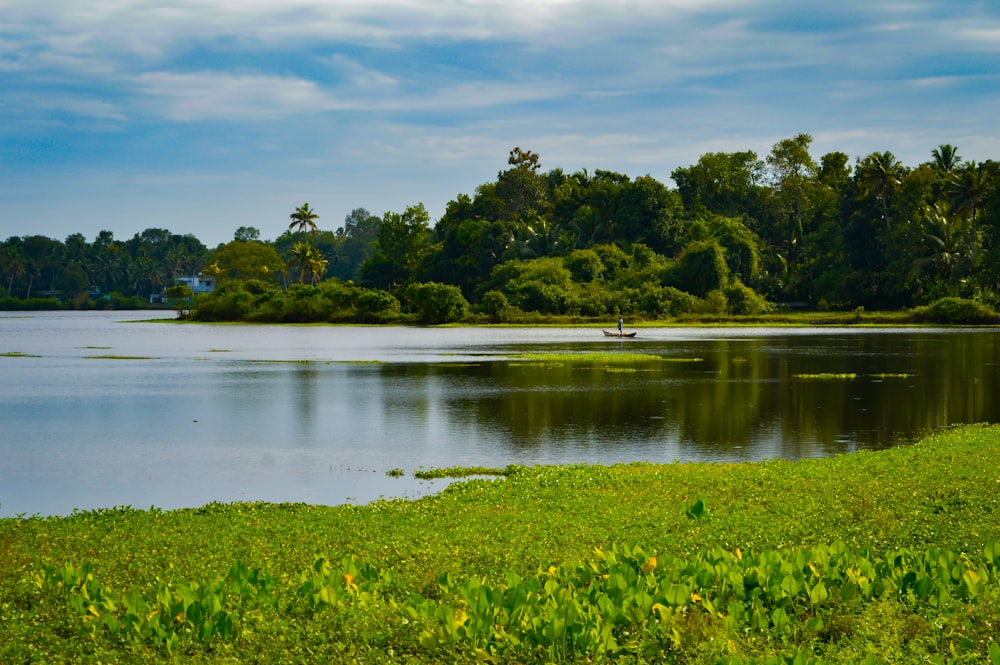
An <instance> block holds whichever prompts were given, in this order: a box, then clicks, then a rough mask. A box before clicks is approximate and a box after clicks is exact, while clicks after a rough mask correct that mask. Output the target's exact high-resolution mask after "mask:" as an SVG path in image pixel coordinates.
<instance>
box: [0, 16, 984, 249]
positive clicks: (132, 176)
mask: <svg viewBox="0 0 1000 665" xmlns="http://www.w3.org/2000/svg"><path fill="white" fill-rule="evenodd" d="M998 118H1000V2H996V0H860V1H856V0H839V1H838V2H830V1H829V0H822V1H813V0H782V1H777V0H774V1H772V0H159V1H155V2H154V1H151V0H0V239H6V238H8V237H10V236H27V235H44V236H48V237H50V238H56V239H60V240H64V239H65V238H66V237H67V236H68V235H70V234H72V233H82V234H83V235H84V236H85V237H86V238H87V239H88V240H90V241H92V240H93V239H94V237H96V235H97V234H98V233H99V232H100V231H103V230H108V231H111V232H112V233H113V234H114V237H115V238H117V239H119V240H127V239H129V238H131V237H132V236H133V235H134V234H136V233H139V232H141V231H143V230H144V229H147V228H163V229H168V230H169V231H171V232H173V233H180V234H186V233H192V234H194V235H195V236H197V237H198V238H199V239H200V240H201V241H202V242H204V243H205V244H206V245H208V246H209V247H214V246H215V245H217V244H219V243H222V242H228V241H229V240H232V239H233V234H234V232H235V231H236V229H237V228H239V227H241V226H249V227H255V228H257V229H259V230H260V234H261V237H262V238H263V239H273V238H276V237H277V236H279V235H280V234H281V233H282V232H283V231H285V230H286V229H287V228H288V224H289V223H290V221H291V220H290V218H289V216H290V214H291V213H292V212H293V211H294V209H295V208H297V207H298V206H300V205H301V204H302V203H304V202H308V203H309V204H310V206H311V207H312V208H313V209H315V211H316V212H317V213H318V214H319V215H320V218H319V220H317V223H318V225H319V227H320V228H322V229H330V230H332V229H336V228H338V227H341V226H342V225H343V221H344V217H345V216H346V215H347V214H348V213H349V212H350V211H351V210H353V209H355V208H359V207H360V208H365V209H367V210H368V211H369V212H371V213H373V214H376V215H379V216H381V215H382V214H383V213H385V212H387V211H392V212H402V211H403V210H404V209H405V208H406V207H407V206H411V205H416V204H418V203H422V204H424V206H425V207H426V208H427V210H428V212H429V213H430V215H431V219H432V223H433V221H436V220H437V219H438V218H439V217H440V216H441V215H442V214H443V213H444V210H445V207H446V205H447V204H448V202H449V201H451V200H454V199H456V198H457V197H458V196H459V195H460V194H469V195H474V193H475V190H476V187H478V186H479V185H481V184H484V183H488V182H492V181H494V180H495V179H496V176H497V174H498V172H499V171H501V170H503V169H505V168H506V167H507V155H508V153H509V152H510V150H511V149H512V148H514V147H515V146H517V147H521V148H522V149H525V150H531V151H533V152H536V153H538V154H539V155H540V158H541V165H542V170H543V171H548V170H550V169H554V168H561V169H563V170H564V171H566V172H569V173H571V172H574V171H578V170H581V169H587V170H588V171H591V172H593V171H594V170H596V169H606V170H611V171H617V172H619V173H624V174H626V175H628V176H630V177H633V178H635V177H639V176H643V175H651V176H652V177H654V178H656V179H658V180H660V181H661V182H663V183H665V184H667V185H669V186H671V187H673V186H674V183H673V181H672V180H671V179H670V173H671V171H673V170H674V169H675V168H677V167H680V166H689V165H691V164H694V163H696V162H697V161H698V158H699V157H700V156H701V155H703V154H705V153H708V152H737V151H743V150H753V151H755V152H757V154H758V155H759V156H760V157H762V158H763V157H764V156H766V155H767V154H768V153H769V152H770V150H771V147H772V146H773V145H774V144H775V143H777V142H778V141H780V140H782V139H784V138H790V137H792V136H795V135H796V134H799V133H808V134H810V135H811V136H812V137H813V143H812V155H813V157H814V158H816V159H817V160H818V159H819V157H821V156H822V155H823V154H825V153H827V152H831V151H840V152H844V153H847V154H848V155H849V156H850V158H851V160H852V161H853V160H854V159H855V158H858V157H864V156H866V155H868V154H871V153H873V152H883V151H886V150H888V151H891V152H892V153H893V154H895V155H896V156H897V158H899V159H900V160H901V161H902V162H903V163H904V164H905V165H907V166H916V165H918V164H920V163H922V162H926V161H929V160H930V159H931V151H932V150H933V149H934V148H936V147H937V146H939V145H942V144H946V143H947V144H952V145H955V146H957V147H958V152H959V154H960V155H961V156H962V157H963V158H964V159H965V160H966V161H973V160H974V161H984V160H986V159H1000V131H998V130H1000V128H998V124H997V120H998Z"/></svg>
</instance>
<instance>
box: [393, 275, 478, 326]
mask: <svg viewBox="0 0 1000 665" xmlns="http://www.w3.org/2000/svg"><path fill="white" fill-rule="evenodd" d="M406 298H407V300H409V302H410V304H411V305H412V306H413V308H414V310H415V311H416V313H417V317H418V319H419V320H420V322H421V323H432V324H433V323H447V322H450V321H460V320H461V319H463V318H465V316H466V315H467V314H468V313H469V302H468V301H467V300H466V299H465V296H463V295H462V290H461V289H459V288H458V287H457V286H453V285H451V284H441V283H440V282H426V283H423V284H410V285H409V286H408V287H406Z"/></svg>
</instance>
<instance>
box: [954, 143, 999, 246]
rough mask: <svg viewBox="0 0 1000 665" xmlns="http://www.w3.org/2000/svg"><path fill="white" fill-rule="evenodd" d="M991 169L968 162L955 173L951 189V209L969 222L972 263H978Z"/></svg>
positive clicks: (984, 165)
mask: <svg viewBox="0 0 1000 665" xmlns="http://www.w3.org/2000/svg"><path fill="white" fill-rule="evenodd" d="M990 180H991V178H990V168H989V165H987V164H977V163H976V162H968V163H966V164H964V165H963V166H962V167H961V168H960V169H958V170H957V171H956V172H955V179H954V182H953V184H952V188H951V192H950V193H951V201H950V202H951V207H952V210H954V211H955V214H957V215H959V216H961V217H962V218H963V219H965V220H967V221H968V222H969V233H970V235H971V240H972V262H973V264H975V262H976V248H977V247H978V245H979V242H978V236H979V224H978V222H979V213H980V212H981V211H982V209H983V206H985V205H986V200H987V198H988V197H989V194H990V191H991V189H992V183H991V182H990Z"/></svg>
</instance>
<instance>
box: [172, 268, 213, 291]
mask: <svg viewBox="0 0 1000 665" xmlns="http://www.w3.org/2000/svg"><path fill="white" fill-rule="evenodd" d="M177 284H178V285H179V286H180V285H183V286H188V287H190V288H191V291H192V292H193V293H194V294H195V295H198V294H199V293H211V292H212V291H214V290H215V279H214V278H213V277H211V276H206V275H205V274H204V273H201V274H199V275H191V276H190V277H178V278H177Z"/></svg>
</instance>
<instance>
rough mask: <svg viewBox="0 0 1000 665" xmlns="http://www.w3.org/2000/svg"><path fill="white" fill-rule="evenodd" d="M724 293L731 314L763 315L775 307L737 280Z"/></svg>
mask: <svg viewBox="0 0 1000 665" xmlns="http://www.w3.org/2000/svg"><path fill="white" fill-rule="evenodd" d="M723 292H724V293H725V294H726V301H727V302H728V304H729V313H730V314H749V315H753V314H763V313H764V312H770V311H771V310H773V309H774V305H772V304H771V303H769V302H768V301H767V300H765V299H764V298H762V297H761V296H760V295H759V294H758V293H757V292H756V291H754V290H753V289H751V288H750V287H749V286H747V285H745V284H744V283H743V282H741V281H739V280H735V281H734V282H733V283H732V284H730V285H729V286H728V287H726V288H725V289H724V291H723Z"/></svg>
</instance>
